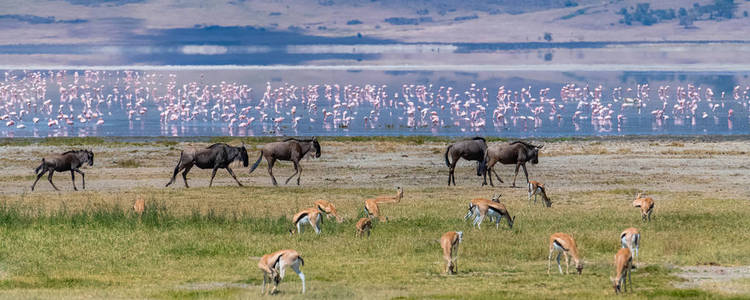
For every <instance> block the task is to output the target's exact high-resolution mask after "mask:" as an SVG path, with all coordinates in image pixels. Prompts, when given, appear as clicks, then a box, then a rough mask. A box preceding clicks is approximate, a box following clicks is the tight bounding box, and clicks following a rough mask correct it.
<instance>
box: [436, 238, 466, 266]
mask: <svg viewBox="0 0 750 300" xmlns="http://www.w3.org/2000/svg"><path fill="white" fill-rule="evenodd" d="M463 236H464V233H463V232H461V231H458V232H456V231H448V232H446V233H445V234H443V236H442V237H441V238H440V246H441V247H443V258H444V259H445V273H447V274H456V272H458V266H457V265H456V259H458V245H459V244H461V240H462V239H463Z"/></svg>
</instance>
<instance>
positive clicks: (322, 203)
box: [315, 200, 344, 223]
mask: <svg viewBox="0 0 750 300" xmlns="http://www.w3.org/2000/svg"><path fill="white" fill-rule="evenodd" d="M315 207H317V208H318V210H319V211H320V212H321V213H324V214H326V217H327V218H328V219H330V218H333V217H335V218H336V222H338V223H341V222H343V221H344V219H343V218H342V217H340V216H339V214H338V212H337V211H336V206H335V205H333V203H331V202H328V201H326V200H318V201H315Z"/></svg>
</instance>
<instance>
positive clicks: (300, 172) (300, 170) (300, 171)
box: [297, 162, 302, 185]
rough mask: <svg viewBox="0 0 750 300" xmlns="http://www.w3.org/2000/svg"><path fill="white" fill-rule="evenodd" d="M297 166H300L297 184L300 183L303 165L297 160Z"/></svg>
mask: <svg viewBox="0 0 750 300" xmlns="http://www.w3.org/2000/svg"><path fill="white" fill-rule="evenodd" d="M297 168H299V173H298V174H297V185H299V178H300V177H302V166H300V165H299V162H297Z"/></svg>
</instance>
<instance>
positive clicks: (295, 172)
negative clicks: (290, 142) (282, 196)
mask: <svg viewBox="0 0 750 300" xmlns="http://www.w3.org/2000/svg"><path fill="white" fill-rule="evenodd" d="M292 163H293V164H294V174H292V176H289V178H287V179H286V182H284V184H288V183H289V180H290V179H292V177H294V175H297V173H299V162H298V161H295V160H292ZM297 185H299V178H298V179H297Z"/></svg>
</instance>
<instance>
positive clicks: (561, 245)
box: [547, 232, 583, 275]
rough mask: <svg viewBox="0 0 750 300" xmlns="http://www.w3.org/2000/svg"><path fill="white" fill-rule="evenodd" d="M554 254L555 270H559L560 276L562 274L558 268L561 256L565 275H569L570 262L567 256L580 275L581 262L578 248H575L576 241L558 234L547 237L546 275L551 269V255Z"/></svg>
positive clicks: (559, 267)
mask: <svg viewBox="0 0 750 300" xmlns="http://www.w3.org/2000/svg"><path fill="white" fill-rule="evenodd" d="M555 252H557V269H558V270H560V274H562V273H563V272H562V266H560V256H561V255H565V264H566V267H565V273H566V274H570V260H569V259H568V255H570V256H572V257H573V262H575V264H576V270H578V275H581V272H582V271H583V260H581V257H580V256H579V255H578V247H577V246H576V241H575V240H574V239H573V237H572V236H570V235H568V234H565V233H561V232H558V233H555V234H552V235H551V236H550V237H549V260H547V274H549V270H550V268H551V267H552V254H553V253H555Z"/></svg>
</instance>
